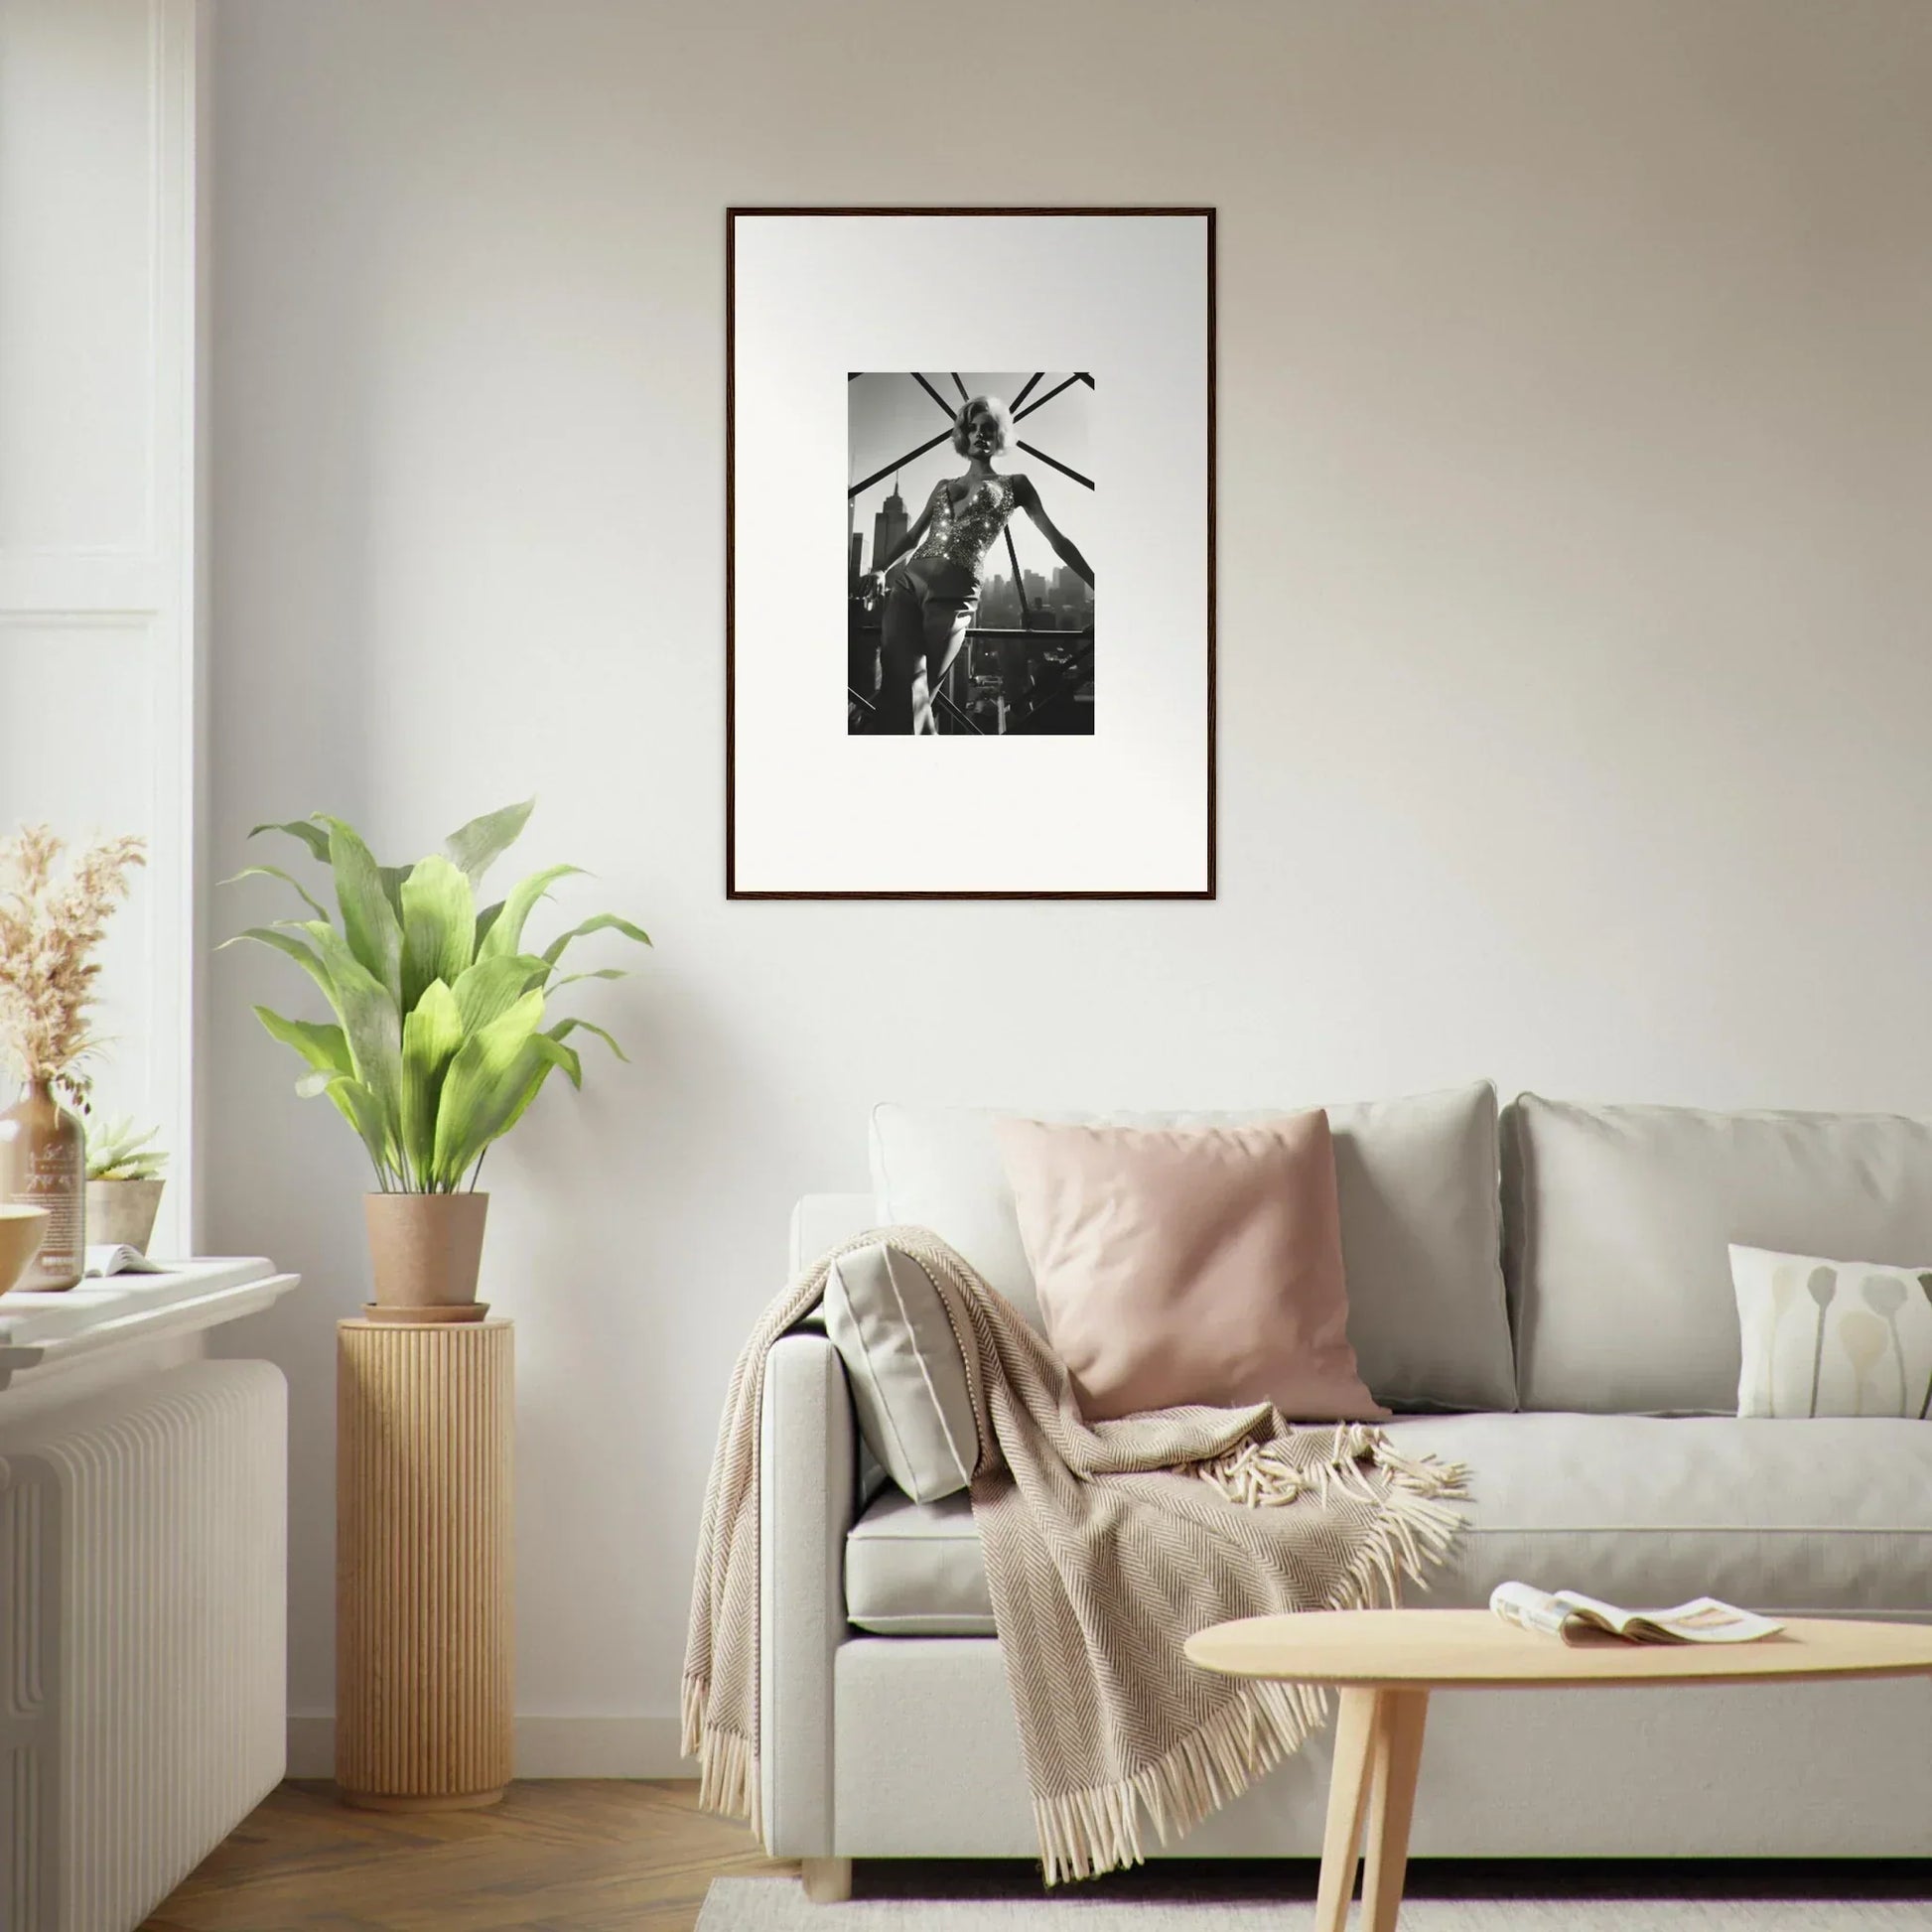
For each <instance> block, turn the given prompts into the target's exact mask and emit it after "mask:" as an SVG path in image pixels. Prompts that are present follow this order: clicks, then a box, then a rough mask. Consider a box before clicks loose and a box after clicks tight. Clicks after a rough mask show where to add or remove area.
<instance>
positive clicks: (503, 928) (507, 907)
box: [477, 866, 584, 959]
mask: <svg viewBox="0 0 1932 1932" xmlns="http://www.w3.org/2000/svg"><path fill="white" fill-rule="evenodd" d="M583 870H584V868H583V867H582V866H547V867H545V868H544V870H543V871H542V872H533V873H532V874H531V875H530V876H529V878H528V879H523V880H519V881H518V882H517V884H516V886H515V887H514V888H513V889H512V890H511V893H510V896H509V897H507V898H506V899H504V901H503V911H502V916H501V917H500V918H497V919H494V920H492V921H491V923H490V927H489V931H488V933H487V934H486V935H485V936H484V937H483V939H481V940H479V941H478V944H477V957H478V958H479V959H491V958H494V957H495V956H496V955H497V954H499V953H506V952H521V951H522V949H523V921H524V920H525V919H527V918H528V917H529V916H530V909H531V907H532V906H534V905H535V904H536V902H537V900H538V899H540V898H543V897H546V896H547V895H548V893H549V891H550V889H551V887H552V886H554V885H555V884H556V883H557V881H558V880H560V879H567V878H569V877H570V875H571V874H572V873H581V872H582V871H583Z"/></svg>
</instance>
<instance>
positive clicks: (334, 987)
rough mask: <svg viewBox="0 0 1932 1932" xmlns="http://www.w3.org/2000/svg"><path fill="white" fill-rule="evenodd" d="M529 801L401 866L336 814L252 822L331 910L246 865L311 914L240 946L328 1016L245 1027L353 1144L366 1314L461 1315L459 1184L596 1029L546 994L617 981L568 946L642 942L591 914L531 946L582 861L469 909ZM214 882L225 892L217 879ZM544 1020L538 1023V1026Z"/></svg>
mask: <svg viewBox="0 0 1932 1932" xmlns="http://www.w3.org/2000/svg"><path fill="white" fill-rule="evenodd" d="M534 803H535V800H534V799H531V800H528V801H526V802H524V803H523V804H520V805H506V806H504V807H503V809H502V810H501V811H495V812H489V813H486V814H485V815H484V816H483V817H482V818H478V819H473V820H472V821H471V822H470V823H469V824H468V825H465V826H464V827H462V829H461V830H459V831H456V832H453V833H452V834H451V835H450V837H449V839H448V841H447V842H446V843H445V845H444V847H443V850H442V851H441V852H439V853H432V854H431V855H430V856H429V857H428V858H426V859H422V860H419V861H418V862H417V863H416V864H415V865H413V866H380V865H377V864H376V862H375V859H374V856H373V855H372V854H371V853H370V851H369V848H368V847H367V845H365V844H364V843H363V841H362V839H361V838H360V837H359V836H358V835H357V834H356V833H355V832H354V831H353V830H352V829H351V828H350V827H349V826H347V825H345V824H344V823H343V821H342V820H341V819H339V818H331V817H329V816H327V815H326V814H325V813H321V812H318V813H316V814H315V815H314V816H313V817H311V818H307V819H296V820H294V821H292V822H290V823H287V824H279V825H258V826H256V827H255V832H254V833H251V834H250V836H251V837H253V836H255V834H256V833H262V832H280V833H282V834H284V835H285V836H287V837H289V838H292V839H295V840H298V841H299V842H300V843H301V844H302V845H304V846H305V847H306V848H307V849H308V851H309V854H310V856H311V857H312V858H314V859H316V860H317V861H319V862H320V863H321V864H322V865H324V866H326V867H327V868H328V870H329V873H330V875H331V883H333V886H334V890H335V897H336V907H337V917H338V918H339V919H340V924H338V922H337V919H336V918H332V917H331V915H330V913H329V911H328V910H327V908H326V907H325V906H324V905H323V904H322V903H321V901H320V900H318V899H317V898H315V897H313V896H312V895H311V894H310V893H309V891H308V889H307V888H306V887H304V886H303V885H302V884H301V883H300V882H299V881H298V880H296V879H295V878H294V877H292V876H291V875H290V874H289V873H287V872H284V871H283V870H282V869H281V868H280V867H279V866H250V867H249V868H248V869H247V870H246V871H244V872H242V873H239V874H237V875H236V878H237V879H249V878H258V877H267V878H272V879H276V880H278V881H280V882H281V883H282V884H284V885H286V886H288V887H291V888H292V889H293V890H294V891H295V892H297V893H298V894H300V895H301V897H302V898H303V900H304V901H305V902H306V904H307V906H308V908H309V910H310V911H311V912H312V913H313V914H314V916H313V917H312V918H306V919H278V920H277V921H275V923H274V924H273V925H268V926H251V927H250V928H249V929H248V930H247V931H245V932H241V933H237V934H236V935H235V939H231V940H228V941H226V942H225V943H227V944H229V945H232V944H234V943H235V942H236V940H240V939H252V940H254V941H255V942H256V943H257V944H259V945H264V946H269V947H272V948H273V949H274V950H275V951H276V952H279V953H282V954H284V955H285V956H286V957H287V958H289V959H292V960H294V961H295V963H296V964H297V965H298V966H299V967H301V969H302V970H303V971H304V972H305V973H307V974H308V976H309V977H310V979H311V980H313V981H314V982H315V984H316V985H317V986H318V987H319V988H320V989H321V991H322V995H323V997H324V999H326V1000H327V1001H328V1003H329V1008H330V1011H331V1013H332V1014H333V1015H334V1016H335V1018H334V1020H333V1022H317V1021H312V1020H289V1019H284V1018H283V1016H282V1015H281V1014H279V1013H276V1012H273V1011H272V1010H271V1009H269V1008H267V1007H257V1008H256V1009H255V1014H256V1017H257V1018H258V1019H259V1020H260V1021H261V1023H262V1025H263V1026H264V1027H265V1028H267V1030H268V1031H269V1033H270V1034H272V1035H274V1037H275V1038H277V1039H279V1040H281V1041H282V1042H283V1044H284V1045H287V1046H291V1047H293V1048H294V1049H295V1051H296V1052H297V1053H299V1054H300V1055H301V1056H302V1058H303V1060H304V1061H305V1062H306V1063H307V1064H308V1067H309V1071H308V1073H307V1074H305V1075H304V1076H303V1078H302V1079H301V1080H300V1081H298V1082H297V1084H296V1092H297V1093H299V1094H302V1095H303V1096H305V1097H313V1096H315V1095H317V1094H327V1095H328V1096H329V1098H330V1099H331V1100H332V1101H333V1102H334V1103H335V1105H336V1108H337V1110H338V1111H339V1112H340V1113H341V1114H342V1116H343V1118H344V1119H345V1121H347V1122H348V1124H349V1126H350V1127H351V1128H352V1129H353V1130H354V1132H355V1134H356V1136H357V1138H358V1139H359V1140H360V1141H361V1143H362V1145H363V1147H364V1148H365V1149H366V1150H367V1152H368V1156H369V1161H370V1164H371V1165H372V1166H373V1168H374V1170H375V1178H376V1188H377V1191H375V1192H373V1193H370V1194H369V1195H367V1196H366V1199H365V1206H366V1210H367V1221H368V1235H369V1254H370V1260H371V1262H372V1264H373V1267H374V1273H375V1299H376V1304H377V1306H378V1307H386V1308H407V1309H436V1308H455V1307H458V1306H461V1305H467V1304H474V1303H475V1301H476V1295H477V1273H478V1268H479V1265H480V1263H481V1261H482V1256H483V1218H484V1215H485V1213H486V1212H487V1209H488V1200H489V1197H488V1195H486V1194H482V1193H478V1192H477V1191H476V1183H477V1173H478V1171H479V1169H480V1168H481V1167H482V1165H483V1156H484V1154H485V1153H487V1152H488V1150H489V1148H490V1146H491V1145H492V1144H493V1143H494V1142H496V1141H498V1140H500V1139H501V1138H502V1137H503V1136H504V1135H505V1134H507V1133H508V1132H509V1131H510V1129H511V1128H513V1127H514V1126H515V1125H516V1124H517V1122H518V1121H520V1120H521V1119H522V1118H523V1116H524V1114H525V1113H526V1112H527V1111H528V1109H529V1106H530V1103H531V1102H532V1101H533V1100H535V1099H536V1097H537V1095H538V1093H540V1092H541V1091H542V1089H543V1084H544V1082H545V1080H546V1079H548V1078H549V1076H550V1074H551V1073H552V1072H553V1071H554V1070H555V1069H556V1068H558V1067H561V1068H562V1069H563V1070H564V1074H565V1076H566V1078H568V1079H569V1081H570V1083H571V1084H572V1086H574V1087H581V1086H582V1085H583V1066H582V1064H581V1062H580V1060H579V1057H578V1054H577V1051H576V1049H575V1048H574V1047H572V1046H570V1045H569V1044H568V1043H567V1042H568V1040H569V1038H570V1035H572V1034H573V1033H576V1032H579V1031H582V1032H585V1033H591V1034H595V1035H597V1036H598V1037H599V1038H600V1039H602V1040H603V1041H604V1042H605V1043H606V1044H607V1045H608V1046H609V1047H610V1048H611V1050H612V1051H613V1052H615V1053H616V1054H617V1055H618V1057H619V1058H620V1059H622V1058H623V1057H624V1055H623V1052H622V1049H621V1048H620V1047H619V1045H618V1043H617V1041H616V1040H615V1039H613V1038H612V1037H611V1035H609V1034H608V1033H606V1032H605V1031H604V1029H603V1028H601V1027H594V1026H592V1025H591V1023H590V1022H589V1021H588V1020H584V1019H581V1018H579V1017H577V1016H575V1015H572V1016H569V1017H566V1018H564V1019H561V1020H556V1021H554V1022H553V1021H551V1019H550V1014H549V1010H548V1007H549V1000H550V998H551V996H552V995H554V994H556V993H558V992H560V991H561V990H562V989H563V988H564V987H566V986H570V985H572V984H574V983H576V982H578V981H581V980H586V979H621V978H622V977H623V975H622V972H621V969H619V968H617V967H612V966H605V967H600V968H598V969H597V970H596V971H595V972H590V973H564V972H561V971H560V970H559V969H560V963H561V961H562V959H563V956H564V954H565V952H566V951H567V950H568V949H569V947H570V946H571V944H572V943H573V942H574V941H575V940H578V939H581V938H583V937H585V936H586V935H587V934H590V933H594V932H606V931H609V932H615V933H618V934H620V935H621V937H623V938H626V939H634V940H636V941H637V942H638V943H639V944H642V945H648V944H649V943H650V940H649V938H648V937H647V936H646V935H645V934H644V933H643V932H642V931H641V930H640V929H639V928H638V927H636V926H634V925H632V924H631V923H630V922H629V921H628V920H627V919H621V918H619V917H618V915H617V914H616V913H614V912H600V913H598V914H596V915H595V916H594V917H591V918H588V919H585V920H582V921H581V922H580V923H579V924H577V925H574V926H572V927H571V928H570V929H569V930H568V931H567V932H564V933H560V934H559V935H558V936H557V937H556V938H554V939H552V940H551V941H550V943H549V944H548V945H547V946H545V947H544V949H543V950H542V951H541V952H533V951H532V950H531V949H530V946H529V943H528V942H527V941H526V939H525V936H524V927H525V925H526V923H527V921H528V920H529V917H530V914H531V913H532V911H533V910H534V909H535V907H536V905H537V903H538V901H539V900H540V899H543V898H546V897H549V893H550V889H551V887H552V886H554V885H555V884H556V883H557V881H558V880H560V879H564V878H567V877H569V876H570V875H572V874H574V873H581V872H582V871H583V868H582V867H581V866H550V867H547V868H546V869H545V870H544V871H542V872H538V873H532V874H531V875H530V877H529V878H527V879H524V880H522V881H521V882H520V883H519V884H517V885H516V886H515V887H513V888H512V889H511V891H510V892H509V893H508V894H507V895H505V897H502V898H500V899H498V900H496V901H495V902H494V903H492V904H489V905H485V906H483V907H482V908H481V909H479V907H478V905H477V888H478V886H479V885H480V884H481V883H482V881H483V877H484V875H485V874H486V873H487V872H488V871H489V869H490V867H491V866H492V865H493V864H494V863H495V861H496V860H497V859H498V858H500V857H501V856H502V854H503V853H504V852H505V851H506V850H507V849H508V847H509V846H510V845H511V843H512V842H513V841H514V840H515V838H516V836H517V834H518V833H520V832H521V831H522V830H523V827H524V824H525V822H526V821H527V820H528V818H529V816H530V811H531V807H532V806H533V805H534ZM230 883H231V884H232V883H234V882H232V881H231V882H230ZM546 1023H548V1024H546Z"/></svg>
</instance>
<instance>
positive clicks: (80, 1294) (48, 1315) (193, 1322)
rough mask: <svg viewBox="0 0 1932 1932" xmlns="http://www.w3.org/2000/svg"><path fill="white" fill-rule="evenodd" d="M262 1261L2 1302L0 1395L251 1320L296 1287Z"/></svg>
mask: <svg viewBox="0 0 1932 1932" xmlns="http://www.w3.org/2000/svg"><path fill="white" fill-rule="evenodd" d="M301 1279H302V1278H301V1276H299V1275H284V1274H280V1273H278V1272H277V1271H276V1268H275V1264H274V1263H273V1262H272V1261H267V1260H265V1259H263V1258H262V1257H260V1256H252V1257H243V1258H238V1259H210V1260H195V1261H184V1262H180V1263H174V1264H170V1266H169V1271H168V1272H167V1273H166V1274H162V1275H110V1276H108V1277H106V1278H105V1279H100V1280H96V1279H89V1280H88V1281H86V1282H84V1283H83V1284H82V1285H81V1286H80V1287H78V1288H70V1289H69V1290H67V1292H66V1293H64V1294H60V1295H40V1294H30V1293H23V1292H22V1291H21V1290H18V1289H16V1290H15V1291H14V1292H13V1293H12V1294H10V1295H5V1296H0V1389H4V1388H5V1387H7V1385H8V1383H9V1382H11V1381H12V1379H13V1377H14V1376H15V1375H17V1374H20V1373H21V1372H23V1371H25V1370H29V1369H39V1368H49V1369H51V1368H55V1367H57V1366H65V1365H66V1364H68V1363H69V1362H73V1361H78V1360H81V1359H83V1358H84V1357H87V1356H90V1355H95V1354H98V1353H99V1352H100V1351H101V1350H103V1349H108V1348H114V1347H118V1346H120V1345H121V1344H123V1343H127V1342H135V1341H151V1340H155V1339H158V1338H161V1337H164V1336H176V1335H189V1334H194V1333H196V1332H197V1331H199V1330H201V1329H204V1328H212V1327H216V1326H218V1325H219V1324H220V1323H222V1322H224V1321H233V1320H236V1319H238V1318H239V1317H240V1316H242V1315H244V1314H253V1313H254V1312H255V1311H256V1310H258V1309H265V1308H267V1307H269V1305H270V1304H271V1303H274V1302H279V1301H280V1300H281V1299H282V1297H283V1296H284V1295H286V1294H288V1292H289V1291H290V1290H291V1289H292V1288H295V1287H296V1286H297V1285H298V1284H299V1283H300V1281H301Z"/></svg>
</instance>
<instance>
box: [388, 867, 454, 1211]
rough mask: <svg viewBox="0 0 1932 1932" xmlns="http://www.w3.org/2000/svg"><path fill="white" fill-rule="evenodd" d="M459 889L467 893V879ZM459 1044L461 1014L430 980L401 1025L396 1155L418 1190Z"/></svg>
mask: <svg viewBox="0 0 1932 1932" xmlns="http://www.w3.org/2000/svg"><path fill="white" fill-rule="evenodd" d="M457 877H458V878H459V879H462V878H463V875H462V874H461V873H458V874H457ZM464 889H465V891H466V892H467V891H468V890H469V882H468V881H467V880H466V881H464ZM462 1044H463V1015H462V1014H461V1013H460V1012H459V1011H458V1010H457V1003H456V995H455V994H454V993H452V992H451V991H450V989H449V987H448V986H447V985H445V983H444V982H443V981H442V980H440V979H436V980H432V981H430V983H429V985H428V986H427V987H426V988H424V990H423V997H422V999H421V1000H420V1001H419V1002H418V1003H417V1005H416V1006H415V1007H414V1009H413V1010H412V1011H411V1012H410V1014H409V1016H408V1018H407V1019H405V1020H404V1021H403V1023H402V1151H403V1156H404V1159H405V1160H406V1161H407V1163H408V1167H409V1171H410V1173H412V1174H413V1175H414V1177H415V1181H416V1184H417V1186H419V1187H423V1188H428V1187H431V1186H433V1185H434V1184H435V1183H436V1181H437V1179H438V1177H439V1176H438V1173H437V1168H436V1111H437V1103H438V1101H439V1099H440V1098H441V1096H442V1092H443V1077H444V1074H445V1072H446V1071H447V1069H448V1067H449V1064H450V1061H451V1060H452V1059H453V1058H455V1056H456V1052H457V1049H458V1048H459V1047H460V1046H461V1045H462Z"/></svg>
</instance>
